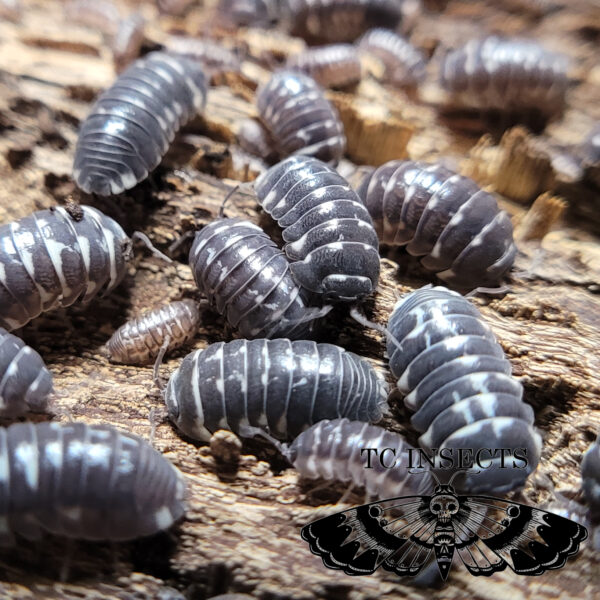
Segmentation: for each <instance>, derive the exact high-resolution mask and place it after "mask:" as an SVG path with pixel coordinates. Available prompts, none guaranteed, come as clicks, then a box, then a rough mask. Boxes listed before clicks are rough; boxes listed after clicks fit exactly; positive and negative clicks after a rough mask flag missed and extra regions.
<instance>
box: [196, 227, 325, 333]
mask: <svg viewBox="0 0 600 600" xmlns="http://www.w3.org/2000/svg"><path fill="white" fill-rule="evenodd" d="M189 264H190V267H191V269H192V273H193V275H194V279H195V281H196V285H197V286H198V288H199V289H200V291H201V292H202V293H203V294H204V295H205V296H206V297H207V298H208V301H209V302H210V304H211V305H212V306H214V307H215V308H216V310H217V311H218V312H219V313H220V314H224V315H225V316H226V318H227V321H228V322H229V324H230V325H231V326H232V327H235V328H236V329H238V330H239V332H240V334H241V335H242V336H243V337H245V338H256V337H267V338H271V337H290V338H292V339H297V338H302V337H306V334H307V333H308V332H309V331H310V329H311V327H312V322H313V320H314V319H315V318H316V316H317V313H318V311H317V310H316V309H311V308H308V307H307V304H306V301H305V299H304V295H303V293H302V291H301V290H300V288H299V287H298V285H297V284H296V282H295V281H294V279H293V277H292V274H291V272H290V264H289V262H288V260H287V258H286V257H285V255H284V254H283V252H281V250H279V248H277V246H276V244H275V243H274V242H273V241H272V240H271V238H269V236H268V235H267V234H266V233H265V232H264V231H263V230H262V229H261V228H260V227H258V225H254V224H253V223H250V222H249V221H244V220H241V219H220V220H217V221H214V222H212V223H210V224H208V225H207V226H206V227H204V228H203V229H201V230H200V231H199V232H197V233H196V237H195V239H194V243H193V245H192V248H191V250H190V255H189Z"/></svg>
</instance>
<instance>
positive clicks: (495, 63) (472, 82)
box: [440, 36, 568, 118]
mask: <svg viewBox="0 0 600 600" xmlns="http://www.w3.org/2000/svg"><path fill="white" fill-rule="evenodd" d="M567 68H568V63H567V60H566V58H565V57H564V56H563V55H560V54H557V53H555V52H550V51H548V50H546V49H544V48H543V47H542V46H540V45H539V44H537V43H536V42H534V41H532V40H527V39H520V38H503V37H498V36H490V37H487V38H485V39H483V40H471V41H469V42H467V43H466V44H465V45H464V46H463V47H461V48H458V49H456V50H453V51H451V52H449V53H448V54H447V55H446V56H445V57H444V59H443V61H442V64H441V66H440V76H441V84H442V87H443V88H444V89H446V90H447V91H448V92H449V93H450V94H452V99H453V102H454V103H457V104H460V105H463V106H466V107H469V108H478V109H493V110H499V111H502V112H508V113H515V114H526V113H529V112H531V111H533V112H536V113H539V114H540V115H542V116H543V117H545V118H549V117H552V116H554V115H557V114H560V113H562V111H563V108H564V104H565V94H566V91H567V87H568V78H567Z"/></svg>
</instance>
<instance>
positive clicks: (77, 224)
mask: <svg viewBox="0 0 600 600" xmlns="http://www.w3.org/2000/svg"><path fill="white" fill-rule="evenodd" d="M77 209H78V210H80V214H76V215H75V216H73V215H72V214H71V213H70V212H69V211H67V210H66V209H65V208H63V207H61V206H57V207H54V208H51V209H48V210H40V211H37V212H34V213H32V214H31V215H29V216H27V217H23V218H22V219H19V220H18V221H14V222H12V223H6V224H4V225H0V327H4V328H5V329H7V330H9V331H11V330H13V329H17V328H18V327H22V326H23V325H25V323H28V322H29V321H31V319H34V318H35V317H37V316H38V315H40V314H41V313H42V312H45V311H48V310H51V309H53V308H56V307H58V306H71V304H73V303H74V302H76V301H78V300H81V301H82V302H84V303H85V302H89V301H90V300H91V299H92V298H94V297H95V296H97V295H98V294H99V293H100V292H101V291H104V293H108V292H110V291H111V290H113V289H114V288H115V287H116V286H117V285H118V284H119V283H120V282H121V280H122V279H123V276H124V275H125V272H126V268H127V262H128V261H129V259H130V258H131V256H132V250H131V247H132V242H131V239H130V238H129V237H127V235H126V234H125V232H124V231H123V230H122V229H121V227H120V225H119V224H118V223H117V222H116V221H113V219H111V218H110V217H107V216H106V215H105V214H103V213H101V212H100V211H99V210H96V209H95V208H92V207H91V206H80V207H77Z"/></svg>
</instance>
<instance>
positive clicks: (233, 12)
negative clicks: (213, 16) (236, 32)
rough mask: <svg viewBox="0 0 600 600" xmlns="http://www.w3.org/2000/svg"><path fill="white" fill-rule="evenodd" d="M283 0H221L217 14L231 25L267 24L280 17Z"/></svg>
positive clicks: (221, 21) (220, 20)
mask: <svg viewBox="0 0 600 600" xmlns="http://www.w3.org/2000/svg"><path fill="white" fill-rule="evenodd" d="M280 1H281V0H220V2H219V4H218V6H217V15H218V19H219V22H220V24H221V25H225V26H230V27H249V26H255V27H259V26H267V25H269V24H270V23H272V22H274V21H276V20H277V19H278V18H279V12H280Z"/></svg>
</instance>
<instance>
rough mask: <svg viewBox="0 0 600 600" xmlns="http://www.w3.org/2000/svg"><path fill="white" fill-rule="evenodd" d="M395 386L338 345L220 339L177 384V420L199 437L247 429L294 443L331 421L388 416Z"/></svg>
mask: <svg viewBox="0 0 600 600" xmlns="http://www.w3.org/2000/svg"><path fill="white" fill-rule="evenodd" d="M386 398H387V385H386V383H385V381H384V380H383V379H382V378H380V377H379V376H378V375H377V373H376V371H375V370H374V369H373V367H371V365H370V364H369V363H368V362H367V361H366V360H364V359H362V358H360V357H359V356H357V355H356V354H353V353H352V352H346V351H345V350H344V349H343V348H340V347H339V346H334V345H332V344H317V343H315V342H309V341H303V340H301V341H295V342H292V341H290V340H288V339H278V340H264V339H261V340H251V341H248V340H234V341H233V342H228V343H223V342H218V343H216V344H212V345H210V346H209V347H208V348H206V349H205V350H197V351H196V352H193V353H191V354H188V356H186V357H185V359H184V360H183V362H182V363H181V365H180V366H179V368H178V369H177V370H176V371H175V372H174V373H173V375H172V376H171V378H170V379H169V383H168V385H167V388H166V394H165V401H166V404H167V407H168V409H169V417H170V418H171V420H172V421H173V422H174V423H175V424H176V425H177V427H178V428H179V429H180V430H181V431H182V432H183V433H185V434H186V435H188V436H189V437H191V438H194V439H198V440H203V441H208V440H209V439H210V435H211V433H213V432H214V431H216V430H218V429H230V430H232V431H234V432H235V433H239V434H241V435H244V427H251V428H261V429H265V430H267V431H268V432H269V433H270V435H272V436H274V437H275V438H277V439H282V440H285V439H292V438H294V437H296V436H297V435H298V434H299V433H301V432H302V431H303V430H304V429H306V428H307V427H310V426H311V425H312V424H314V423H316V422H318V421H321V420H323V419H333V418H336V417H351V418H352V419H354V420H357V421H368V422H376V421H379V420H380V419H381V416H382V413H381V408H380V407H381V405H382V404H384V403H385V401H386Z"/></svg>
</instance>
